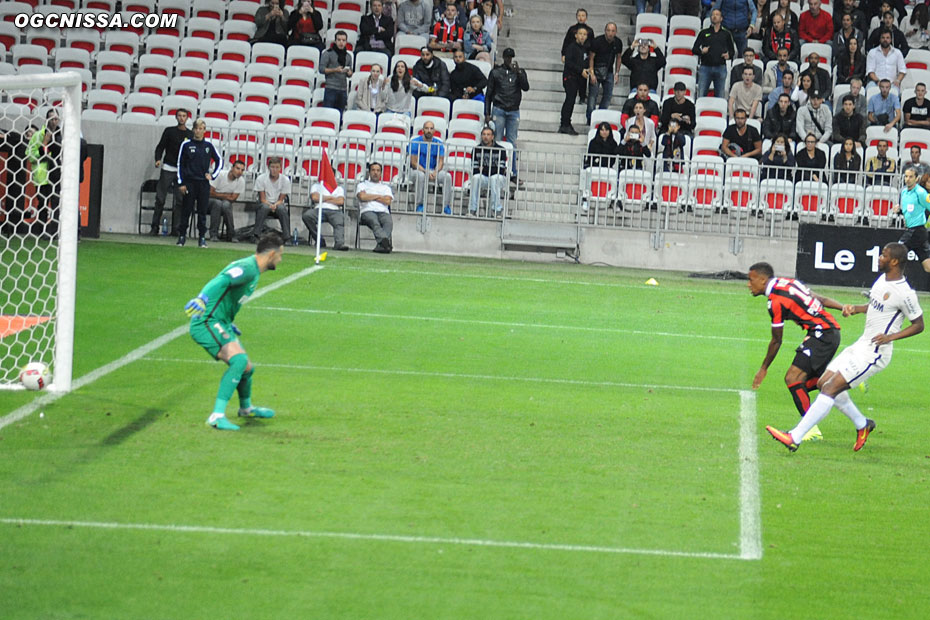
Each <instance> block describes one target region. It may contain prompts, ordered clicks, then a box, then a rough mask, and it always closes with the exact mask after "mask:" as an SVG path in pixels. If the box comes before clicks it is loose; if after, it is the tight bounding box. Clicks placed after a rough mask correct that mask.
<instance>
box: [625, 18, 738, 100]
mask: <svg viewBox="0 0 930 620" xmlns="http://www.w3.org/2000/svg"><path fill="white" fill-rule="evenodd" d="M722 22H723V14H722V13H721V12H720V9H714V10H713V11H711V13H710V27H708V28H704V29H703V30H701V31H700V32H699V33H698V35H697V37H696V38H695V40H694V46H693V47H692V48H691V51H692V52H693V53H694V55H695V56H699V57H700V61H701V65H700V67H699V68H698V97H706V96H707V92H708V91H709V90H710V84H711V82H713V83H714V96H716V97H721V98H723V97H726V93H727V91H726V81H727V61H728V60H730V59H731V58H733V57H734V56H735V55H736V44H735V43H734V42H733V35H732V34H731V33H730V31H729V30H727V29H726V28H724V27H723V26H722V25H721V24H722ZM624 64H626V63H624ZM656 79H658V76H657V77H656ZM631 83H634V82H631Z"/></svg>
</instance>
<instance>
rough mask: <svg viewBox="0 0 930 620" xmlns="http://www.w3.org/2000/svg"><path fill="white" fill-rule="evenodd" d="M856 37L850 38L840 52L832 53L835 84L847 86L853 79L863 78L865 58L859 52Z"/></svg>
mask: <svg viewBox="0 0 930 620" xmlns="http://www.w3.org/2000/svg"><path fill="white" fill-rule="evenodd" d="M860 41H862V39H860V38H859V37H858V36H850V37H849V38H847V39H846V42H845V43H844V45H845V47H844V48H843V49H842V51H841V52H839V53H837V52H834V57H835V58H836V83H837V84H849V83H850V82H851V81H852V79H853V78H859V79H860V80H861V79H863V78H865V56H863V55H862V52H861V51H860V50H859V42H860Z"/></svg>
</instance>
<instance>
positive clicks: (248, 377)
mask: <svg viewBox="0 0 930 620" xmlns="http://www.w3.org/2000/svg"><path fill="white" fill-rule="evenodd" d="M253 372H255V369H254V368H253V369H251V370H246V371H245V372H244V373H242V379H241V380H240V381H239V385H238V386H236V391H238V392H239V409H244V410H246V411H248V410H249V409H251V408H252V373H253ZM224 411H225V409H224Z"/></svg>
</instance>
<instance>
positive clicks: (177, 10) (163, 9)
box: [158, 0, 191, 20]
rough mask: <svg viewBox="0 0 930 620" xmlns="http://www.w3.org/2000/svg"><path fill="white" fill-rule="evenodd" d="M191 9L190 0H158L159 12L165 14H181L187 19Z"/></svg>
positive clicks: (181, 16) (182, 17)
mask: <svg viewBox="0 0 930 620" xmlns="http://www.w3.org/2000/svg"><path fill="white" fill-rule="evenodd" d="M190 9H191V3H190V2H189V0H158V12H159V13H162V14H163V15H172V14H173V15H179V16H180V18H181V19H183V20H186V19H187V18H188V17H190V15H191V14H190Z"/></svg>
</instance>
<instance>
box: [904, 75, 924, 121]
mask: <svg viewBox="0 0 930 620" xmlns="http://www.w3.org/2000/svg"><path fill="white" fill-rule="evenodd" d="M926 97H927V85H926V84H924V83H923V82H918V83H917V85H916V86H914V96H913V97H911V98H910V99H908V100H907V101H905V102H904V108H903V111H904V127H906V128H908V127H913V128H917V129H930V102H928V101H927V98H926Z"/></svg>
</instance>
